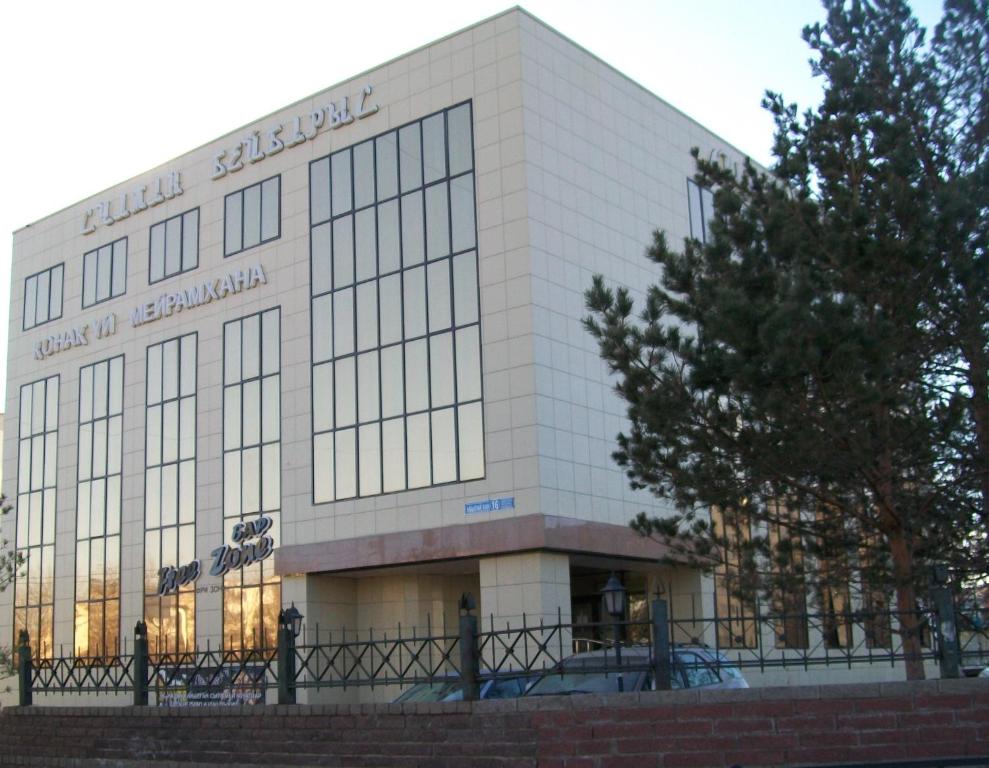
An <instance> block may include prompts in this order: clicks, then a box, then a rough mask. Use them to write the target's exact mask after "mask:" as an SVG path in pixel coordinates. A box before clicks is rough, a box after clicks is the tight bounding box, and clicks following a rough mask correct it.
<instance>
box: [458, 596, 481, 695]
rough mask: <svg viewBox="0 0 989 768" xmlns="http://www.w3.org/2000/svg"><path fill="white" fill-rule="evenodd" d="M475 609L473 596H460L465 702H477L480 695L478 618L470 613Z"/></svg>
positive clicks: (461, 666) (461, 656)
mask: <svg viewBox="0 0 989 768" xmlns="http://www.w3.org/2000/svg"><path fill="white" fill-rule="evenodd" d="M474 608H475V603H474V597H473V595H471V594H470V593H469V592H464V593H463V595H461V596H460V682H461V684H462V685H463V689H464V701H477V699H478V697H479V695H480V690H479V688H480V687H479V686H478V683H477V656H478V652H477V617H476V616H471V613H470V612H471V611H472V610H473V609H474Z"/></svg>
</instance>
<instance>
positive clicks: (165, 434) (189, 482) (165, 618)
mask: <svg viewBox="0 0 989 768" xmlns="http://www.w3.org/2000/svg"><path fill="white" fill-rule="evenodd" d="M197 343H198V336H197V334H195V333H190V334H186V335H185V336H180V337H178V338H175V339H169V340H168V341H163V342H162V343H160V344H154V345H152V346H150V347H148V356H147V377H146V382H147V384H146V399H145V402H146V403H147V405H146V421H147V430H146V440H147V444H146V450H145V464H144V499H145V503H144V574H145V575H144V620H145V622H146V623H147V625H148V648H149V650H150V651H151V653H155V654H158V653H183V652H185V651H189V650H192V649H194V648H195V645H196V591H195V590H196V585H195V583H191V584H185V585H183V586H180V587H179V588H178V590H177V591H173V592H170V593H169V594H167V595H159V594H158V581H159V572H160V570H161V569H162V568H166V567H173V568H179V567H181V566H183V565H188V564H189V563H191V562H192V561H193V560H195V558H196V370H197V366H196V363H197V360H196V357H197Z"/></svg>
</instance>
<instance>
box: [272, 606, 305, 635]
mask: <svg viewBox="0 0 989 768" xmlns="http://www.w3.org/2000/svg"><path fill="white" fill-rule="evenodd" d="M304 618H305V617H304V616H303V615H302V614H301V613H299V609H298V608H296V607H295V603H292V605H291V607H289V608H283V609H282V610H281V612H280V613H279V614H278V623H279V624H280V625H281V626H283V627H285V628H286V629H289V630H291V631H292V637H298V636H299V633H300V632H301V631H302V620H303V619H304Z"/></svg>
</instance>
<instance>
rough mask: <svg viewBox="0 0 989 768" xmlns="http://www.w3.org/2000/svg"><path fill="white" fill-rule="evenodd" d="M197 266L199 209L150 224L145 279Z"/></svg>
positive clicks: (154, 278) (156, 279)
mask: <svg viewBox="0 0 989 768" xmlns="http://www.w3.org/2000/svg"><path fill="white" fill-rule="evenodd" d="M198 266H199V209H198V208H194V209H193V210H191V211H186V212H185V213H180V214H179V215H178V216H172V217H171V218H170V219H165V220H164V221H159V222H158V223H157V224H155V225H153V226H152V227H151V243H150V245H149V247H148V282H149V283H156V282H158V281H159V280H164V279H165V278H166V277H172V276H173V275H177V274H179V273H181V272H188V271H189V270H190V269H195V268H196V267H198Z"/></svg>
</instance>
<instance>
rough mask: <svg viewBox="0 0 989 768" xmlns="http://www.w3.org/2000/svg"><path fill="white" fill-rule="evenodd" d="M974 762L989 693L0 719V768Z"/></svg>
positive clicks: (690, 695)
mask: <svg viewBox="0 0 989 768" xmlns="http://www.w3.org/2000/svg"><path fill="white" fill-rule="evenodd" d="M964 756H967V757H976V756H979V757H986V760H987V765H989V680H950V681H949V680H942V681H926V682H918V683H882V684H862V685H832V686H806V687H800V688H762V689H759V688H754V689H749V690H742V691H707V692H699V691H677V692H656V693H652V692H650V693H639V694H626V695H619V696H573V697H552V698H533V699H518V700H508V701H486V702H477V703H473V704H471V703H452V704H412V705H409V704H404V705H399V704H383V705H369V704H365V705H328V706H306V705H298V706H279V707H263V708H252V707H243V708H203V709H163V708H162V709H159V708H156V707H99V708H76V707H31V708H25V709H21V708H18V707H13V708H8V709H6V710H4V711H3V712H2V713H0V765H30V766H53V767H58V766H100V767H101V768H111V767H113V766H119V768H131V767H132V766H139V765H149V764H154V765H159V766H173V767H177V766H181V767H182V768H196V766H206V765H217V764H238V765H240V766H245V768H246V767H248V766H261V765H264V766H268V767H271V766H289V765H291V766H302V765H326V766H436V767H437V768H445V767H446V766H449V767H450V768H453V767H454V766H456V768H462V767H463V766H471V767H472V768H473V767H478V768H480V767H481V766H522V767H530V768H537V767H538V768H576V767H578V766H579V767H581V768H609V767H610V766H622V768H625V767H627V766H656V767H657V768H691V767H693V768H707V767H708V766H711V767H714V766H717V768H727V766H731V765H734V764H738V765H742V766H745V768H750V767H751V766H779V765H786V766H794V765H801V764H822V763H843V762H867V761H873V760H874V761H891V760H898V759H902V760H907V759H921V758H948V757H964Z"/></svg>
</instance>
